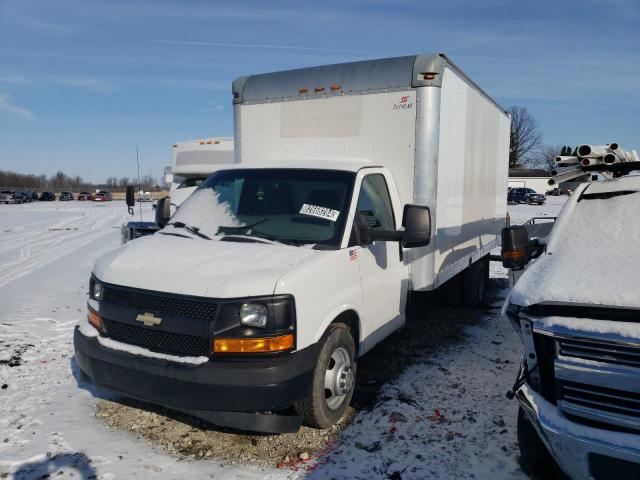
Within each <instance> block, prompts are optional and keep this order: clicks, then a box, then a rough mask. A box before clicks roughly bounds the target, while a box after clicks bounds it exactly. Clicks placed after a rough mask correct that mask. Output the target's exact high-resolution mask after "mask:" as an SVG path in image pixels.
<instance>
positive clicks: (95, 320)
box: [87, 309, 104, 332]
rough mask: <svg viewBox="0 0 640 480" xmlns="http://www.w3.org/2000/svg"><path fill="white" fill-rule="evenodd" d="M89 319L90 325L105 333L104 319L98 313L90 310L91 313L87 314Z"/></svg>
mask: <svg viewBox="0 0 640 480" xmlns="http://www.w3.org/2000/svg"><path fill="white" fill-rule="evenodd" d="M87 319H88V320H89V323H90V324H91V325H93V326H94V327H95V328H96V329H98V330H99V331H101V332H102V331H104V327H103V326H102V317H101V316H100V315H98V314H97V313H96V312H94V311H93V310H91V309H89V312H88V313H87Z"/></svg>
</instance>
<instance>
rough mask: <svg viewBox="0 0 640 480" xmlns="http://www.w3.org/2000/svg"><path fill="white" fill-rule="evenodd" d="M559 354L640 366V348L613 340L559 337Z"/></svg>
mask: <svg viewBox="0 0 640 480" xmlns="http://www.w3.org/2000/svg"><path fill="white" fill-rule="evenodd" d="M558 347H559V352H558V353H559V354H560V355H562V356H564V357H573V358H581V359H584V360H594V361H596V362H604V363H613V364H617V365H626V366H630V367H638V368H640V348H639V347H633V346H628V345H622V344H620V343H613V342H607V343H603V342H594V341H591V340H582V339H580V340H577V339H568V338H560V339H558Z"/></svg>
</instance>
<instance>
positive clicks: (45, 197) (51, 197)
mask: <svg viewBox="0 0 640 480" xmlns="http://www.w3.org/2000/svg"><path fill="white" fill-rule="evenodd" d="M55 199H56V195H55V193H53V192H42V193H41V194H40V198H39V199H38V200H40V201H41V202H53V201H55Z"/></svg>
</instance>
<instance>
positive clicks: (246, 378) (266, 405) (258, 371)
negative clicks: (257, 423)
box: [74, 325, 317, 412]
mask: <svg viewBox="0 0 640 480" xmlns="http://www.w3.org/2000/svg"><path fill="white" fill-rule="evenodd" d="M89 328H92V327H89ZM94 332H95V330H93V332H92V331H91V330H87V328H86V326H85V325H79V326H77V327H76V329H75V332H74V347H75V353H76V361H77V363H78V366H79V367H80V370H81V371H82V372H83V374H84V375H85V376H86V377H88V380H89V381H90V382H91V383H93V384H95V385H97V386H100V387H102V388H105V389H107V390H111V391H115V392H117V393H120V394H122V395H124V396H127V397H132V398H136V399H139V400H143V401H146V402H149V403H154V404H158V405H164V406H168V407H173V408H175V409H177V410H182V411H190V410H194V411H195V410H208V411H223V412H265V411H272V410H278V409H282V408H286V407H288V406H290V405H292V404H293V403H295V402H296V401H298V400H301V399H302V398H304V397H305V396H306V394H307V392H308V389H309V387H310V385H311V376H312V372H313V368H314V366H315V362H316V355H317V354H316V349H315V348H314V347H309V348H306V349H304V350H301V351H298V352H293V353H286V354H283V355H277V356H272V357H262V358H260V359H256V360H253V359H251V360H242V361H230V360H229V361H216V360H209V359H208V358H207V359H206V361H204V362H200V361H199V360H200V357H194V359H195V360H196V361H191V362H188V363H185V362H177V361H175V359H174V358H173V357H172V356H170V355H162V354H155V353H154V352H150V351H148V350H146V349H140V350H142V351H144V352H145V354H144V355H141V354H139V353H140V352H138V351H137V350H136V349H137V348H138V347H133V349H132V348H131V347H130V346H128V345H127V346H126V347H127V348H122V349H117V348H112V347H113V346H114V345H110V344H103V343H102V342H103V341H104V340H105V339H104V338H102V337H99V336H98V335H97V334H94ZM96 333H97V332H96ZM114 343H119V342H114ZM121 345H124V344H121ZM178 358H184V357H178Z"/></svg>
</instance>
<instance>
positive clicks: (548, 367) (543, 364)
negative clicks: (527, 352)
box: [533, 333, 556, 404]
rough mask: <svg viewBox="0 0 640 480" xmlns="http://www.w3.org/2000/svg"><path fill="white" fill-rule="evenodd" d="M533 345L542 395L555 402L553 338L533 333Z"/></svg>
mask: <svg viewBox="0 0 640 480" xmlns="http://www.w3.org/2000/svg"><path fill="white" fill-rule="evenodd" d="M533 345H534V347H535V349H536V357H537V360H538V370H539V373H540V388H541V392H540V393H541V394H542V396H543V397H544V398H545V399H546V400H547V401H548V402H551V403H554V404H555V403H556V378H555V371H554V360H555V358H556V354H555V340H554V339H553V337H550V336H548V335H541V334H539V333H535V334H534V335H533Z"/></svg>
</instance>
